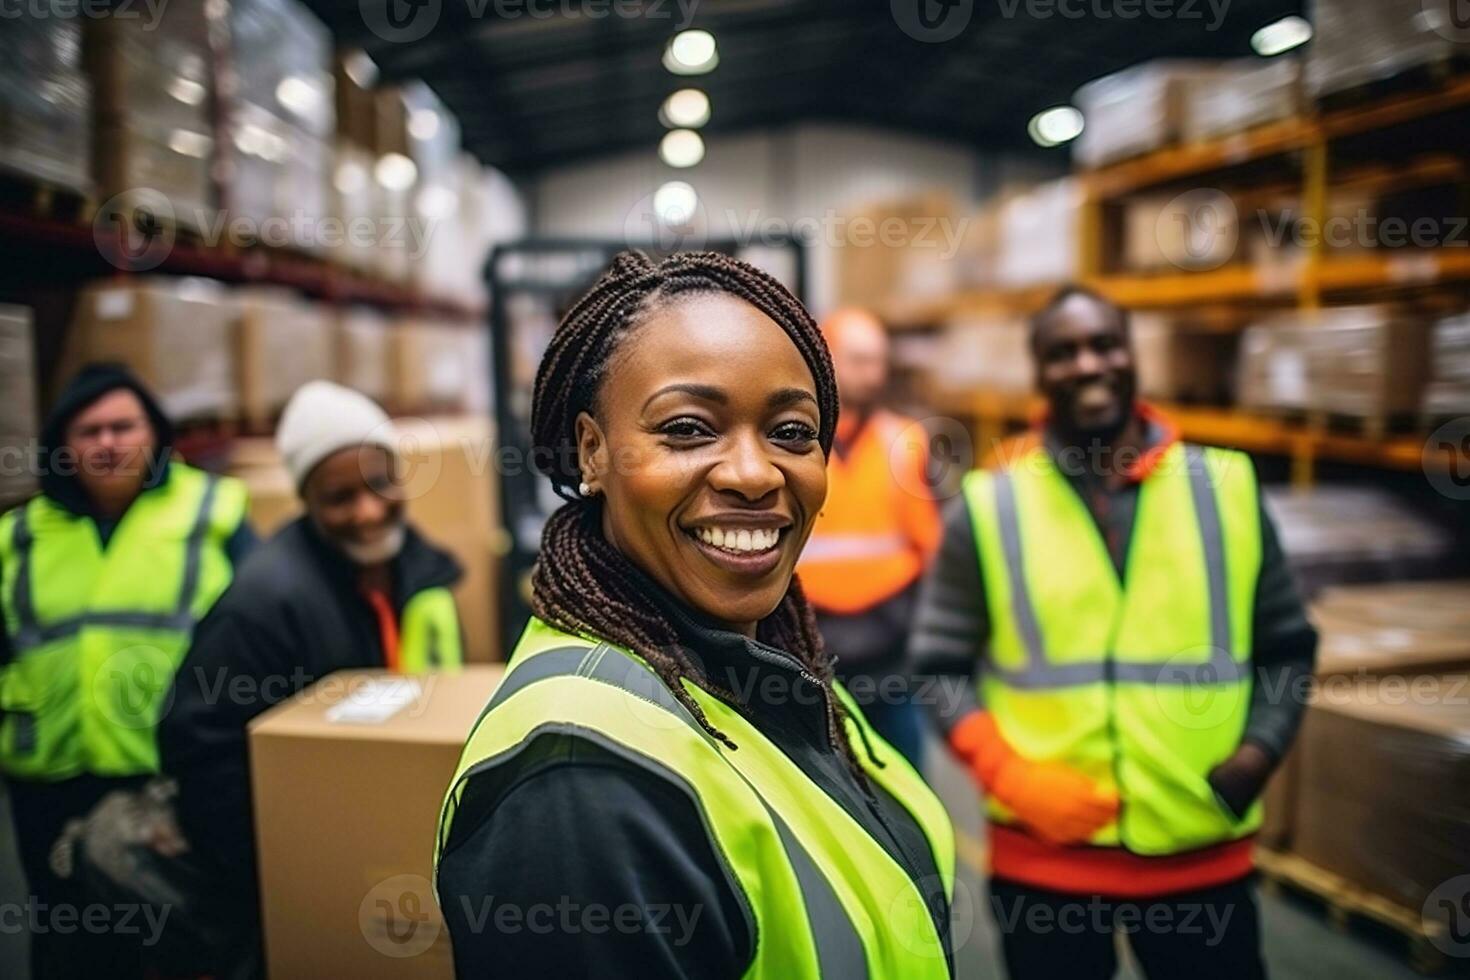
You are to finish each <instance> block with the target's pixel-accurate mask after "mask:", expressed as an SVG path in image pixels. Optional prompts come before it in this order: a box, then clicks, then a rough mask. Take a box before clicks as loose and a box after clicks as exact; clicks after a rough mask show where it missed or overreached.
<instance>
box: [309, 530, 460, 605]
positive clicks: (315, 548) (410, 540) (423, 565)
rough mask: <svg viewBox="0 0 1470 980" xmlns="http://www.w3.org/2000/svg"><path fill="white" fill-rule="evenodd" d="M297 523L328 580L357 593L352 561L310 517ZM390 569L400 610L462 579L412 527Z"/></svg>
mask: <svg viewBox="0 0 1470 980" xmlns="http://www.w3.org/2000/svg"><path fill="white" fill-rule="evenodd" d="M297 523H298V524H299V525H300V527H301V530H302V534H303V536H304V537H305V539H306V540H307V542H308V543H309V544H310V546H311V550H312V553H313V555H314V556H315V557H316V559H317V561H318V562H319V564H320V566H321V568H322V569H323V570H324V571H325V573H326V574H327V576H328V577H329V578H331V579H333V580H334V581H336V582H338V583H339V584H340V585H343V586H345V587H348V588H351V589H356V588H357V572H358V569H357V566H356V565H355V564H353V562H352V560H351V559H349V558H348V557H347V556H346V555H344V554H343V553H342V552H341V551H340V550H339V549H338V548H336V547H334V546H333V545H332V544H331V543H330V542H328V541H327V540H326V539H324V538H323V537H322V536H321V533H320V532H319V531H317V529H316V526H315V525H314V524H312V522H311V518H310V517H308V516H306V515H302V516H301V517H299V518H297ZM389 569H390V571H391V574H392V579H393V601H394V605H395V606H396V607H397V608H400V609H401V608H403V606H404V605H405V604H407V602H408V600H409V599H410V598H412V597H413V596H415V595H418V594H419V593H420V592H423V591H425V590H426V589H434V588H440V587H448V586H451V585H454V584H455V583H456V582H458V581H459V580H460V578H461V577H462V575H463V570H462V569H461V568H460V566H459V562H458V561H456V560H455V559H454V557H453V556H452V555H450V554H449V553H448V552H445V551H442V550H440V549H439V548H436V547H435V546H434V545H432V544H430V543H429V542H428V541H426V540H425V539H424V537H423V536H422V535H420V534H419V533H418V531H417V530H415V529H414V526H413V525H412V524H409V525H408V527H407V528H406V529H405V534H404V537H403V547H402V548H401V549H400V550H399V552H398V554H397V555H395V556H394V558H393V560H392V561H391V562H389Z"/></svg>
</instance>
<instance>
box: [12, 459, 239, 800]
mask: <svg viewBox="0 0 1470 980" xmlns="http://www.w3.org/2000/svg"><path fill="white" fill-rule="evenodd" d="M245 501H246V493H245V486H244V484H242V483H240V482H239V481H238V480H233V479H229V478H225V477H216V476H211V475H209V474H206V473H204V472H202V471H200V470H196V469H193V468H192V467H189V466H185V465H184V464H182V463H177V462H174V463H170V464H169V473H168V478H167V479H166V480H164V481H163V483H162V484H161V485H159V486H157V487H154V488H151V489H148V490H144V491H143V492H142V493H141V494H139V496H138V498H137V499H136V500H134V501H133V503H132V505H131V506H130V507H128V509H127V511H126V512H125V513H124V514H123V517H122V519H121V520H120V521H119V522H118V525H117V527H116V529H114V530H113V532H112V536H111V538H110V539H109V540H108V543H107V547H106V548H103V546H102V542H101V539H100V538H99V536H98V533H97V526H96V524H95V523H94V522H93V521H92V519H91V518H89V517H82V516H78V515H77V514H73V513H72V512H71V511H69V510H67V509H65V508H64V507H62V506H60V505H59V504H57V503H56V502H55V501H53V500H51V499H50V498H49V497H46V496H37V497H33V498H32V499H31V500H30V501H29V502H28V503H27V504H25V505H24V506H22V507H17V508H15V509H14V510H11V511H9V512H7V513H6V514H5V515H3V516H0V573H3V575H0V609H3V612H4V623H5V630H6V632H7V633H8V635H9V637H10V644H11V652H12V659H11V661H10V663H9V664H7V665H4V666H3V667H0V770H3V771H4V772H6V773H8V774H10V775H12V776H16V777H19V778H23V779H39V780H58V779H66V778H68V777H71V776H75V775H78V774H80V773H93V774H96V775H102V776H124V775H133V774H139V773H151V772H156V771H157V770H158V750H157V747H156V744H155V740H154V726H155V725H156V724H157V722H158V718H159V715H160V714H161V712H162V710H163V709H164V707H165V706H164V705H163V703H162V702H163V700H164V698H165V696H166V694H167V692H168V691H169V690H170V687H171V684H172V681H173V675H174V671H175V670H176V669H177V668H178V665H179V661H180V660H182V659H183V656H184V654H185V652H186V651H187V649H188V646H189V637H190V635H191V634H192V632H193V629H194V624H195V623H196V622H198V620H199V618H200V617H201V616H203V615H204V613H205V612H207V611H208V610H209V607H210V606H211V605H213V604H214V601H215V600H216V599H217V598H219V595H220V593H221V592H223V591H224V590H225V587H226V586H227V585H229V584H230V579H231V577H232V575H233V569H232V567H231V564H230V560H229V557H228V556H227V555H226V554H225V544H226V542H227V541H228V540H229V538H230V536H231V535H232V534H233V533H234V532H235V531H236V529H237V528H239V526H240V522H241V521H242V520H244V517H245Z"/></svg>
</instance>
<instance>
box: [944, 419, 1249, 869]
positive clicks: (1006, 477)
mask: <svg viewBox="0 0 1470 980" xmlns="http://www.w3.org/2000/svg"><path fill="white" fill-rule="evenodd" d="M964 494H965V498H966V501H967V503H968V506H969V510H970V516H971V523H972V524H973V525H974V528H975V539H976V544H977V547H978V550H979V557H980V563H981V566H982V568H983V569H984V581H985V591H986V596H985V601H986V604H987V608H988V610H989V616H990V623H991V636H990V645H989V649H988V650H987V651H986V652H985V656H986V659H987V662H986V664H985V668H984V669H983V670H981V671H980V672H979V674H980V678H981V680H980V694H981V698H982V701H983V703H984V704H985V705H986V706H987V707H988V708H989V709H990V710H991V711H992V712H993V713H994V717H995V720H996V723H997V725H998V726H999V728H1000V731H1001V733H1002V735H1004V737H1005V738H1006V740H1007V741H1008V742H1009V743H1010V744H1011V745H1012V746H1014V747H1015V749H1016V750H1017V751H1018V752H1019V753H1020V754H1021V755H1023V756H1025V757H1026V758H1029V759H1034V760H1050V761H1057V762H1062V763H1065V764H1066V765H1068V766H1071V767H1073V768H1074V769H1076V770H1078V771H1079V772H1081V773H1082V774H1083V775H1085V776H1087V777H1088V778H1090V779H1092V780H1093V781H1094V782H1095V783H1096V784H1097V785H1099V786H1101V787H1105V788H1108V789H1113V790H1116V791H1117V792H1118V794H1119V797H1120V799H1121V801H1122V806H1121V812H1120V815H1119V817H1118V819H1117V820H1116V821H1115V822H1113V823H1111V824H1109V825H1108V826H1106V827H1104V828H1102V829H1101V830H1099V831H1098V832H1097V833H1096V834H1095V835H1094V836H1093V837H1092V838H1091V841H1090V843H1092V844H1094V845H1099V846H1112V847H1123V848H1126V849H1127V850H1129V851H1132V852H1134V853H1137V854H1143V855H1166V854H1177V853H1180V852H1183V851H1188V850H1191V849H1195V848H1199V847H1204V846H1207V845H1211V844H1216V843H1220V842H1224V841H1228V840H1234V839H1237V838H1240V837H1244V836H1246V835H1248V834H1250V833H1252V832H1253V831H1255V830H1256V829H1257V828H1258V827H1259V826H1260V822H1261V807H1260V805H1259V804H1256V805H1255V806H1253V807H1252V808H1251V810H1250V812H1249V813H1247V814H1246V817H1245V819H1244V820H1237V819H1235V818H1234V817H1233V816H1232V815H1231V814H1230V813H1229V812H1228V811H1227V810H1225V809H1224V807H1222V806H1221V805H1220V804H1219V803H1218V802H1217V801H1216V799H1215V797H1214V793H1213V792H1212V791H1211V789H1210V787H1209V784H1208V782H1207V781H1206V776H1207V775H1208V773H1209V771H1210V770H1211V769H1212V768H1213V767H1214V766H1215V765H1217V764H1218V763H1220V762H1222V761H1223V760H1224V759H1225V758H1227V757H1228V756H1229V755H1230V754H1231V753H1232V752H1234V751H1235V749H1236V747H1237V746H1238V745H1239V743H1240V739H1241V735H1242V733H1243V732H1244V729H1245V723H1246V716H1247V714H1248V711H1249V708H1250V700H1251V686H1252V683H1251V682H1252V678H1251V620H1252V610H1253V608H1254V602H1255V591H1256V578H1257V576H1258V574H1259V571H1260V564H1261V529H1260V509H1259V502H1258V497H1257V488H1256V478H1255V471H1254V469H1253V467H1252V465H1251V461H1250V458H1249V457H1247V456H1245V455H1244V454H1243V453H1238V452H1234V451H1230V450H1224V449H1214V448H1202V447H1196V446H1185V445H1183V444H1175V445H1173V446H1172V447H1170V448H1169V449H1168V450H1167V451H1166V452H1165V454H1164V456H1163V457H1162V459H1161V460H1160V462H1159V465H1158V467H1157V468H1156V469H1155V471H1154V472H1153V473H1151V474H1150V475H1149V476H1148V478H1147V479H1145V480H1144V481H1143V484H1142V486H1141V487H1140V490H1139V496H1138V505H1137V513H1136V515H1135V518H1134V525H1133V536H1132V540H1131V542H1130V544H1129V552H1128V561H1127V565H1126V570H1127V576H1126V581H1122V582H1120V581H1119V579H1118V575H1117V572H1116V570H1115V569H1114V566H1113V563H1112V560H1111V558H1110V557H1109V554H1108V550H1107V546H1106V544H1105V543H1104V541H1103V538H1102V535H1101V534H1100V533H1099V531H1098V528H1097V524H1096V522H1095V521H1094V520H1093V518H1092V516H1091V515H1090V514H1089V513H1088V511H1087V508H1086V506H1085V505H1084V503H1083V501H1082V499H1081V498H1080V497H1079V496H1078V495H1077V492H1076V491H1075V489H1073V487H1072V485H1071V484H1070V483H1069V482H1068V481H1067V479H1066V477H1065V476H1064V475H1063V474H1062V473H1060V472H1059V471H1058V470H1057V468H1056V465H1055V463H1054V462H1053V460H1052V458H1051V456H1050V455H1049V454H1048V453H1046V452H1045V451H1044V450H1042V449H1040V448H1036V449H1033V450H1032V451H1030V452H1028V453H1026V454H1025V455H1024V456H1022V457H1021V458H1020V459H1018V460H1017V461H1016V462H1015V463H1014V464H1012V465H1011V466H1010V467H1009V468H1008V469H1006V470H1001V471H995V472H990V471H977V472H974V473H971V474H969V475H968V476H967V477H966V478H965V484H964ZM987 806H988V808H989V812H990V817H991V819H993V820H996V821H998V822H1001V823H1010V822H1012V821H1013V816H1012V814H1011V813H1010V812H1009V811H1008V810H1007V809H1006V808H1005V807H1004V806H1003V805H1002V804H1000V803H998V802H996V801H994V800H990V801H988V802H987Z"/></svg>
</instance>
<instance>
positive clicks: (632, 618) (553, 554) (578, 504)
mask: <svg viewBox="0 0 1470 980" xmlns="http://www.w3.org/2000/svg"><path fill="white" fill-rule="evenodd" d="M711 293H721V294H726V295H729V296H734V297H737V298H739V299H742V300H745V301H746V302H747V303H750V304H751V305H752V306H754V307H755V308H756V309H758V310H760V311H761V312H762V313H764V314H765V315H766V316H768V317H770V318H771V319H772V320H774V321H775V322H776V323H777V324H778V325H779V326H780V327H781V329H782V330H784V331H785V332H786V334H787V336H789V337H790V338H791V341H792V343H794V344H795V345H796V348H797V350H799V351H800V352H801V356H802V358H803V359H805V361H806V363H807V366H808V367H809V368H810V369H811V372H812V377H813V379H814V380H815V381H816V385H817V392H816V394H817V405H818V409H819V411H820V413H821V419H820V424H819V428H818V433H817V441H818V443H819V444H820V445H821V447H822V453H823V455H827V454H828V453H830V452H831V449H832V437H833V432H834V431H835V429H836V425H837V384H836V380H835V378H834V377H833V373H832V359H831V355H830V354H829V353H828V351H827V345H826V342H825V341H824V340H823V339H822V335H821V332H820V331H819V330H818V329H817V325H816V322H815V321H813V320H812V318H811V315H810V314H809V313H807V311H806V309H805V308H804V307H803V306H802V305H801V303H800V302H798V301H797V299H796V297H794V296H792V295H791V293H790V292H789V291H788V290H787V289H786V287H785V286H783V285H781V283H779V282H778V281H776V279H774V278H773V277H771V276H770V275H768V274H766V273H765V272H762V271H761V270H759V269H757V268H755V267H754V266H752V265H748V264H747V263H745V262H741V261H739V260H738V259H735V258H732V257H730V256H728V255H723V254H720V253H718V252H680V253H677V254H675V255H673V256H671V257H669V258H667V259H665V260H664V261H663V262H660V263H658V264H654V263H653V262H652V261H651V260H650V259H649V258H648V257H647V256H645V255H643V254H642V253H640V252H635V251H627V252H622V253H620V254H619V255H618V256H617V257H616V258H615V259H614V260H613V262H612V264H611V266H609V267H608V269H607V271H606V272H604V273H603V275H602V276H601V277H600V278H599V279H598V280H597V282H595V283H594V284H593V285H592V288H591V289H589V290H588V291H587V293H586V295H584V296H583V297H582V298H581V299H580V300H578V301H577V303H576V305H574V306H573V307H572V308H571V310H569V311H568V312H567V314H566V316H565V317H563V318H562V321H561V323H560V325H559V326H558V327H557V329H556V333H555V334H554V335H553V336H552V338H551V342H550V344H548V346H547V348H546V354H545V356H544V357H543V358H542V360H541V366H540V369H539V370H538V371H537V373H536V388H535V392H534V394H533V397H532V402H531V429H532V440H533V443H534V444H535V446H537V447H538V450H539V452H538V453H537V454H536V461H537V468H538V469H539V470H540V471H541V472H542V473H544V474H546V476H548V477H550V478H551V483H552V486H553V488H554V489H555V490H556V493H557V495H558V496H560V497H562V498H563V499H565V500H566V501H567V503H566V504H564V505H563V506H562V507H560V508H558V509H557V511H556V512H555V513H554V514H552V515H551V517H550V518H549V519H548V520H547V522H546V527H545V529H544V530H543V531H542V533H541V553H540V556H539V558H538V559H537V561H536V566H535V569H534V570H533V572H532V578H531V586H532V597H531V608H532V609H533V611H534V612H535V613H536V615H537V616H538V617H539V618H540V619H542V620H543V621H545V622H546V623H548V624H550V625H552V626H554V627H556V628H558V629H562V630H566V631H569V632H576V633H590V634H592V635H595V636H597V637H600V638H602V639H605V640H607V641H609V642H611V643H615V644H618V645H619V646H623V647H626V648H627V649H629V650H632V651H633V652H634V653H636V654H638V655H639V656H640V657H642V658H643V659H644V660H646V661H647V662H648V664H649V666H651V667H652V668H653V670H654V671H655V672H656V673H657V674H658V676H659V677H660V678H661V679H662V680H663V682H664V683H665V684H666V685H667V686H668V688H669V690H670V691H671V692H672V693H673V695H674V696H675V697H676V698H678V700H679V701H680V703H681V704H683V705H684V707H686V708H688V709H689V712H690V713H691V714H692V715H693V716H694V717H695V718H696V719H697V720H698V721H699V723H700V724H701V725H702V726H703V727H704V728H705V730H706V731H708V732H709V733H710V734H711V735H712V736H713V737H715V738H716V739H718V740H720V741H721V742H722V743H723V744H725V745H727V746H728V747H730V748H732V749H733V748H735V744H734V743H733V742H732V741H731V740H730V739H729V737H728V736H726V735H725V734H724V733H723V732H720V731H719V730H717V729H716V728H715V727H714V726H713V725H712V724H711V723H710V721H709V719H708V718H707V717H706V716H705V714H704V711H703V710H702V709H701V708H700V706H699V704H698V703H697V702H696V701H695V700H694V699H693V698H692V697H690V696H689V693H688V691H687V690H685V688H684V684H683V681H684V680H686V679H687V680H689V681H690V682H691V683H693V684H695V685H696V686H698V687H699V688H701V689H702V690H705V691H708V692H710V693H711V694H714V695H716V696H717V697H720V698H721V699H723V700H725V701H727V702H729V703H732V704H734V705H736V706H737V707H741V703H740V699H739V698H738V697H736V695H735V694H734V693H733V692H731V691H729V690H726V689H724V688H723V687H721V686H719V685H716V684H714V683H713V682H711V680H710V679H709V678H708V677H706V676H704V675H703V674H702V672H701V671H699V670H698V668H697V667H696V666H695V665H694V664H693V663H692V662H691V661H690V659H689V657H688V655H687V654H686V653H685V652H684V651H683V649H682V648H681V647H680V645H679V642H678V636H677V634H676V632H675V628H674V625H673V624H672V623H671V622H669V621H668V619H667V618H666V617H665V616H664V615H663V613H662V612H661V611H660V610H659V609H658V608H656V607H655V606H654V605H653V604H652V603H650V602H649V601H648V599H647V597H646V595H645V592H644V590H643V588H642V587H641V584H640V582H639V577H640V573H639V572H638V571H637V570H636V569H635V568H634V566H633V565H632V563H631V562H630V561H629V559H628V558H627V557H626V556H625V555H624V554H623V553H622V552H621V551H619V550H618V549H617V548H615V547H614V546H613V545H612V543H611V542H609V541H608V540H607V538H606V537H605V536H604V535H603V533H602V506H603V504H602V500H603V498H602V497H601V496H596V497H592V498H584V497H582V496H581V495H580V494H579V493H578V491H577V487H578V485H579V483H580V482H581V479H582V476H581V472H580V470H579V468H578V462H577V442H576V438H577V437H576V419H577V416H578V414H580V413H581V412H584V411H586V412H589V413H593V414H595V407H596V404H597V397H598V393H599V389H600V388H601V386H602V383H603V382H604V381H605V380H606V377H607V372H608V365H609V362H610V361H611V360H612V358H613V356H614V354H615V353H616V351H617V350H618V348H619V346H620V345H621V344H622V343H623V342H624V341H625V340H627V339H628V337H629V336H630V335H631V334H632V333H633V332H634V331H635V330H636V328H637V327H638V326H639V325H640V324H642V323H644V322H645V321H646V320H647V318H648V317H649V316H650V315H651V314H652V313H653V312H654V311H656V310H657V309H659V308H660V307H662V306H663V305H664V304H665V303H668V302H670V301H672V300H673V299H674V298H675V297H678V296H681V295H683V296H691V295H696V294H711ZM756 637H757V639H759V640H760V641H762V642H764V643H768V644H770V645H771V646H774V647H777V648H779V649H782V650H785V651H787V652H789V653H791V654H793V655H794V656H795V657H796V658H797V659H798V660H799V661H800V662H801V664H802V666H803V668H804V669H805V670H806V672H807V673H808V674H810V675H811V676H812V677H813V678H815V679H816V682H817V683H818V684H820V685H821V686H822V688H823V697H824V700H825V702H826V705H827V727H828V734H829V736H830V737H831V739H832V743H833V744H834V745H835V746H837V747H838V749H839V751H841V752H842V753H843V755H844V756H845V757H846V759H847V761H848V763H849V765H850V766H851V767H852V769H853V771H854V772H855V773H856V774H857V775H858V777H859V778H860V779H861V778H863V774H862V770H861V768H860V767H859V766H858V763H857V761H856V758H855V757H854V755H853V752H852V748H851V746H850V744H849V742H848V739H847V737H846V732H845V729H844V726H843V724H842V721H843V719H844V718H845V717H846V715H847V712H846V709H845V708H844V707H843V705H842V703H841V701H839V700H838V699H837V698H836V697H835V696H834V695H833V693H832V690H831V687H832V676H833V673H832V659H831V658H830V657H829V656H828V655H827V653H826V652H825V650H824V649H823V646H822V638H821V635H820V634H819V633H818V631H817V625H816V618H815V616H814V615H813V613H812V607H811V605H810V604H809V603H808V602H807V600H806V596H805V595H803V593H802V591H801V585H800V583H799V582H798V581H797V580H796V578H795V576H793V577H792V580H791V585H790V586H789V588H788V589H787V592H786V595H785V596H784V597H783V598H782V600H781V603H780V605H779V606H777V607H776V609H775V610H774V611H773V612H772V613H771V614H770V615H769V616H767V617H766V618H765V619H763V620H761V621H760V623H759V624H758V625H757V628H756Z"/></svg>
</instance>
